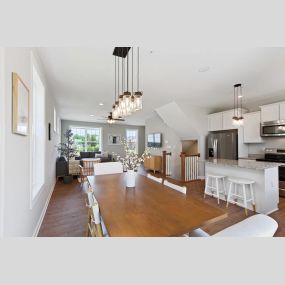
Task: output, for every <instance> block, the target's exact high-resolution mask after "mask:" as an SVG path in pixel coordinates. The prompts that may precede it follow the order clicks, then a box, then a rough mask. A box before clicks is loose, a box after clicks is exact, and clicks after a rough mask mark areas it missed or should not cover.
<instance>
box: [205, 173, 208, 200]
mask: <svg viewBox="0 0 285 285" xmlns="http://www.w3.org/2000/svg"><path fill="white" fill-rule="evenodd" d="M208 185H209V176H207V177H206V185H205V191H204V199H205V198H206V194H207V192H208Z"/></svg>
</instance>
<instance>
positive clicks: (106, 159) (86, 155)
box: [75, 151, 113, 165]
mask: <svg viewBox="0 0 285 285" xmlns="http://www.w3.org/2000/svg"><path fill="white" fill-rule="evenodd" d="M82 158H100V159H101V162H110V161H113V156H112V154H108V156H104V155H103V154H102V153H101V151H94V152H93V151H81V152H80V156H77V157H75V159H76V160H81V159H82ZM80 164H81V165H82V163H81V162H80Z"/></svg>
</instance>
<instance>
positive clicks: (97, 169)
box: [94, 162, 123, 176]
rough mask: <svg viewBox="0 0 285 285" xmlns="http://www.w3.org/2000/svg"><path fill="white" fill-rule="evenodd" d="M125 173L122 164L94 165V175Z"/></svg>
mask: <svg viewBox="0 0 285 285" xmlns="http://www.w3.org/2000/svg"><path fill="white" fill-rule="evenodd" d="M115 173H123V165H122V164H121V162H101V163H97V164H94V175H95V176H96V175H106V174H115Z"/></svg>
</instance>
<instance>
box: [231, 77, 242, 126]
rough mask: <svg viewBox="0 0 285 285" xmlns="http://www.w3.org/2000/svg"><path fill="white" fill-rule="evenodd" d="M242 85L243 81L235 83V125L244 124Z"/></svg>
mask: <svg viewBox="0 0 285 285" xmlns="http://www.w3.org/2000/svg"><path fill="white" fill-rule="evenodd" d="M242 97H243V95H242V86H241V83H238V84H235V85H234V116H233V124H234V125H235V126H241V125H243V119H244V118H243V116H242Z"/></svg>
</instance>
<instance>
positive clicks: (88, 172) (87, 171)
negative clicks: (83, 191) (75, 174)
mask: <svg viewBox="0 0 285 285" xmlns="http://www.w3.org/2000/svg"><path fill="white" fill-rule="evenodd" d="M98 162H99V161H94V160H91V159H90V160H82V163H83V173H84V175H85V176H92V175H93V171H94V165H95V164H97V163H98Z"/></svg>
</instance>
